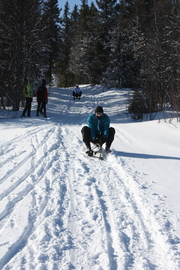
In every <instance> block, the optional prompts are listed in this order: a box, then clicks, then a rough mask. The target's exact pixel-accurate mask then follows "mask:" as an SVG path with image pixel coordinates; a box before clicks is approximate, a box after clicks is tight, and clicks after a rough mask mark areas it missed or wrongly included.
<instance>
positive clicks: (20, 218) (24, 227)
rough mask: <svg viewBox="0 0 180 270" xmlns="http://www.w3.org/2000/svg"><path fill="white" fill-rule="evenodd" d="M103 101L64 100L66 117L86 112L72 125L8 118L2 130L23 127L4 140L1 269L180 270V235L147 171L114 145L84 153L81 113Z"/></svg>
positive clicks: (0, 185) (67, 120)
mask: <svg viewBox="0 0 180 270" xmlns="http://www.w3.org/2000/svg"><path fill="white" fill-rule="evenodd" d="M51 95H52V100H54V102H57V98H58V95H57V92H56V91H55V92H54V95H53V93H51ZM103 95H104V97H106V96H105V94H104V93H103ZM84 96H85V95H84ZM53 98H54V99H53ZM101 100H102V101H103V97H102V95H101V94H100V96H97V98H95V99H93V96H91V93H89V94H88V95H87V97H86V103H87V104H85V105H82V103H81V104H80V105H79V106H83V107H79V106H78V105H77V104H74V103H73V102H69V103H68V101H67V104H66V105H64V106H63V102H62V105H61V106H60V107H59V108H60V109H59V110H60V113H62V112H63V113H64V117H65V115H66V114H68V115H69V116H70V113H71V114H72V113H73V114H76V113H77V114H78V113H79V114H81V117H80V118H79V120H77V121H76V122H74V123H73V124H72V118H71V117H69V118H68V117H66V118H64V119H63V120H61V119H59V118H58V119H57V120H56V119H54V118H53V117H52V119H51V118H50V119H48V120H45V121H46V122H45V121H44V120H42V119H38V120H37V119H35V118H32V119H27V120H24V121H26V122H25V126H24V127H22V123H23V120H18V123H16V125H15V124H14V123H13V122H12V120H11V122H10V124H11V125H12V126H11V128H10V127H9V125H7V123H8V120H7V121H5V122H4V126H3V130H2V131H3V132H7V131H10V132H13V127H14V126H13V125H15V126H16V128H17V129H16V131H15V134H16V135H14V136H13V135H11V136H10V138H7V139H4V140H3V141H2V143H1V156H0V175H1V178H0V269H3V270H10V269H14V270H15V269H16V270H17V269H18V270H19V269H20V270H25V269H26V270H27V269H28V270H32V269H41V270H46V269H47V270H50V269H53V270H59V269H61V270H67V269H78V270H80V269H81V270H82V269H83V270H141V269H142V270H155V269H158V270H176V269H180V253H179V250H178V244H179V243H180V240H179V239H178V237H177V236H176V234H175V233H174V230H175V229H174V228H173V225H172V224H171V222H170V221H169V220H168V219H167V216H166V209H163V206H162V204H161V202H160V201H161V200H160V199H159V202H158V203H156V202H157V201H156V200H155V201H154V204H153V203H152V201H150V200H149V198H148V196H147V194H148V193H147V189H148V185H147V184H145V180H144V177H145V176H144V173H143V172H139V171H137V170H134V167H133V166H132V164H131V161H130V159H129V161H128V162H127V159H126V158H124V157H122V156H121V152H120V151H117V150H115V147H114V150H113V151H112V153H111V154H109V156H108V157H107V159H106V160H105V161H100V160H98V159H95V158H89V157H86V156H85V155H84V153H83V150H84V148H83V144H82V141H81V134H80V130H81V128H82V125H83V119H84V123H85V120H86V118H83V112H85V113H87V114H88V109H87V111H86V107H87V108H88V106H91V102H90V101H92V103H93V104H94V105H95V104H96V103H98V102H99V101H101ZM59 102H61V101H59ZM79 103H80V102H79ZM60 104H61V103H60ZM105 104H106V103H105ZM53 106H54V105H53ZM53 106H52V108H54V107H53ZM33 119H34V120H33ZM73 119H75V118H73ZM18 125H19V126H18ZM116 131H117V137H116V145H118V144H119V143H120V140H118V137H119V135H118V134H120V135H121V130H120V129H119V130H118V125H117V126H116ZM3 134H4V133H3ZM121 137H122V136H121ZM129 139H130V138H126V140H129ZM155 195H156V194H154V196H155Z"/></svg>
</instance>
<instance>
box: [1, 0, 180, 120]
mask: <svg viewBox="0 0 180 270" xmlns="http://www.w3.org/2000/svg"><path fill="white" fill-rule="evenodd" d="M0 62H1V64H0V96H1V106H3V105H4V104H3V98H4V97H6V100H7V102H8V103H9V105H11V106H12V109H13V110H14V111H18V110H19V108H20V106H21V103H22V100H23V94H22V89H23V86H24V84H25V83H26V81H27V79H28V78H33V80H34V82H35V83H37V84H38V82H39V81H40V80H41V79H42V78H45V79H46V81H47V83H48V84H49V85H51V84H53V81H54V77H56V78H57V81H58V86H59V87H63V88H65V87H72V86H74V85H75V84H92V85H93V84H100V85H102V86H104V88H106V89H109V88H112V87H115V88H118V89H121V88H124V87H125V88H130V89H132V90H133V95H132V97H131V99H130V101H129V107H128V111H129V113H131V114H133V115H134V119H142V118H143V115H144V114H150V115H151V114H154V113H156V112H158V111H164V110H167V109H171V110H173V111H176V112H177V113H179V111H180V0H119V1H117V0H95V1H94V2H91V3H90V5H89V4H88V1H87V0H81V5H80V6H79V7H78V6H77V5H75V6H74V8H73V10H72V11H70V6H69V2H68V1H67V2H66V3H65V6H64V8H63V9H60V8H59V6H58V0H46V1H43V0H8V1H7V0H0ZM4 108H5V106H4Z"/></svg>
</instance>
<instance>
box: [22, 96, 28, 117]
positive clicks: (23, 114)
mask: <svg viewBox="0 0 180 270" xmlns="http://www.w3.org/2000/svg"><path fill="white" fill-rule="evenodd" d="M27 109H28V98H26V105H25V108H24V110H23V113H22V117H25V114H26V111H27Z"/></svg>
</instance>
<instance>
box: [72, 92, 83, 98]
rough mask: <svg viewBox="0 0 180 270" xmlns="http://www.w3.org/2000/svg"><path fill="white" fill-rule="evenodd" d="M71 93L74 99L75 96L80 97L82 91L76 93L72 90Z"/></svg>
mask: <svg viewBox="0 0 180 270" xmlns="http://www.w3.org/2000/svg"><path fill="white" fill-rule="evenodd" d="M72 95H73V97H74V99H75V98H80V97H81V95H82V92H79V94H78V93H75V92H74V91H73V92H72Z"/></svg>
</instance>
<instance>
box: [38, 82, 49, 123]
mask: <svg viewBox="0 0 180 270" xmlns="http://www.w3.org/2000/svg"><path fill="white" fill-rule="evenodd" d="M36 97H37V103H38V106H37V113H36V116H39V112H40V110H41V111H42V110H43V113H44V118H47V116H46V104H47V103H48V91H47V88H46V80H42V85H41V86H40V87H38V90H37V92H36Z"/></svg>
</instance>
